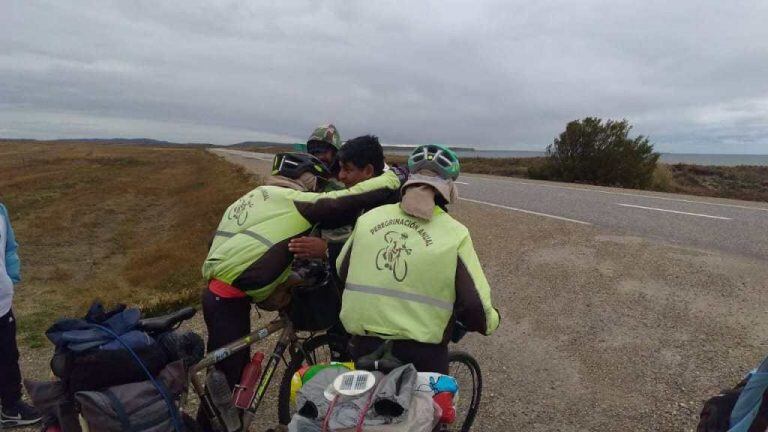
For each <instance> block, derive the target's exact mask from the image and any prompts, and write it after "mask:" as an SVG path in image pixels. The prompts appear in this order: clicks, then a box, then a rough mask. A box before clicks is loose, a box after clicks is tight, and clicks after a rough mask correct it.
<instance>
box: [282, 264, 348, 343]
mask: <svg viewBox="0 0 768 432" xmlns="http://www.w3.org/2000/svg"><path fill="white" fill-rule="evenodd" d="M340 312H341V295H340V294H339V290H338V289H337V288H336V285H335V284H334V283H333V281H332V279H331V277H330V275H327V276H326V277H325V278H323V279H321V280H320V281H319V282H318V283H312V284H306V285H298V286H294V287H293V288H291V309H290V318H291V322H293V326H294V328H295V329H296V330H304V331H319V330H325V329H327V328H329V327H331V326H332V325H334V324H335V323H336V322H337V321H338V320H339V313H340Z"/></svg>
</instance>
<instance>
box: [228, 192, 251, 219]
mask: <svg viewBox="0 0 768 432" xmlns="http://www.w3.org/2000/svg"><path fill="white" fill-rule="evenodd" d="M251 207H253V203H252V202H251V195H250V194H249V195H248V196H247V197H244V198H240V199H239V200H237V203H236V204H235V205H234V206H232V208H231V209H229V212H228V213H227V219H229V220H232V219H235V220H237V224H238V225H240V226H242V225H243V224H244V223H245V221H246V220H247V219H248V209H249V208H251Z"/></svg>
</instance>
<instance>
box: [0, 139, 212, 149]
mask: <svg viewBox="0 0 768 432" xmlns="http://www.w3.org/2000/svg"><path fill="white" fill-rule="evenodd" d="M3 142H6V143H9V142H16V143H18V142H31V143H48V144H56V143H61V144H75V143H92V144H104V145H128V146H151V147H189V146H195V147H213V146H214V145H213V144H208V143H175V142H170V141H161V140H155V139H151V138H69V139H55V140H35V139H25V138H23V139H16V138H0V143H3Z"/></svg>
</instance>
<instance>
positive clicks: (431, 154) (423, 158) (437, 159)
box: [408, 144, 460, 180]
mask: <svg viewBox="0 0 768 432" xmlns="http://www.w3.org/2000/svg"><path fill="white" fill-rule="evenodd" d="M422 169H429V170H432V171H434V172H435V173H436V174H437V175H439V176H440V177H442V178H444V179H446V180H449V179H450V180H456V179H457V178H459V172H460V166H459V158H458V156H456V153H454V152H453V150H451V149H449V148H448V147H444V146H441V145H439V144H428V145H423V146H419V147H416V150H414V151H413V153H411V156H410V157H408V171H410V172H417V171H419V170H422Z"/></svg>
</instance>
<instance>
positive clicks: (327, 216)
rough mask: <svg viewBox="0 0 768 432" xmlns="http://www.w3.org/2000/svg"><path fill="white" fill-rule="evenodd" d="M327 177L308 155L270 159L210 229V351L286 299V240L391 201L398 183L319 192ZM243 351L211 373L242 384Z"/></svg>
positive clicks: (391, 177) (388, 178)
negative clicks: (264, 174) (257, 182)
mask: <svg viewBox="0 0 768 432" xmlns="http://www.w3.org/2000/svg"><path fill="white" fill-rule="evenodd" d="M329 177H330V173H329V171H328V169H327V167H326V166H325V165H324V164H323V163H322V162H321V161H320V160H319V159H317V158H315V157H314V156H312V155H309V154H306V153H280V154H277V155H276V156H275V159H274V162H273V166H272V175H271V176H270V177H269V178H268V179H267V180H266V185H264V186H259V187H257V188H256V189H254V190H252V191H250V192H248V193H247V194H245V195H244V196H243V197H241V198H240V199H238V200H237V201H235V202H234V203H233V204H232V205H231V206H229V208H227V210H226V211H225V212H224V215H223V217H222V219H221V222H220V223H219V226H218V228H217V229H216V232H215V236H214V239H213V241H212V243H211V247H210V250H209V252H208V256H207V258H206V260H205V263H204V264H203V268H202V272H203V276H204V277H205V278H206V279H207V280H208V281H209V283H208V287H207V288H206V289H205V290H204V291H203V296H202V303H203V316H204V318H205V323H206V326H207V328H208V350H209V351H211V350H215V349H216V348H219V347H221V346H223V345H226V344H227V343H230V342H232V341H234V340H236V339H237V338H240V337H242V336H245V335H246V334H248V333H249V332H250V304H251V302H255V303H257V304H258V305H259V306H260V307H261V308H263V309H266V310H280V309H282V308H284V307H285V306H287V304H288V302H289V300H290V285H291V282H292V281H291V280H289V278H290V276H291V264H292V262H293V258H294V257H293V254H292V253H291V252H290V251H289V250H288V242H289V241H290V240H291V239H292V238H295V237H298V236H302V235H304V234H306V233H308V232H309V231H310V230H311V229H312V227H313V226H314V225H320V226H327V227H336V226H342V225H347V224H350V223H352V222H353V221H354V219H355V218H356V216H357V215H358V213H359V212H360V211H362V210H365V209H367V208H372V207H375V206H378V205H380V204H382V203H384V202H387V201H391V199H392V198H391V197H392V196H393V195H395V196H396V195H397V193H398V189H399V187H400V185H401V184H402V182H403V181H404V178H402V177H398V175H397V174H395V173H394V172H390V173H387V174H386V175H382V176H379V177H375V178H372V179H370V180H368V181H365V182H362V183H360V184H357V185H356V186H354V187H352V188H350V189H346V190H341V191H335V192H328V193H322V194H320V193H314V192H316V191H318V190H321V189H322V187H323V182H324V181H325V179H327V178H329ZM248 360H249V353H248V351H247V350H244V351H243V352H241V353H238V354H235V355H233V356H232V357H229V358H228V359H226V360H225V361H223V362H221V363H220V364H219V365H218V366H217V367H219V369H221V371H222V372H223V373H224V374H225V375H226V377H227V380H228V382H229V384H230V386H234V385H235V384H236V383H238V382H239V380H240V373H241V371H242V369H243V367H244V366H245V364H247V362H248Z"/></svg>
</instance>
